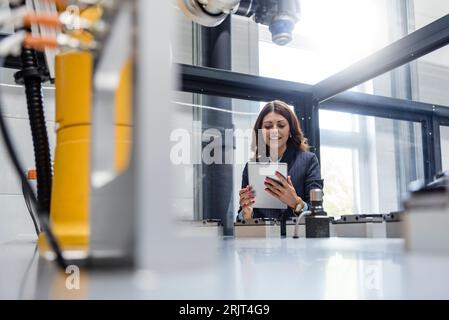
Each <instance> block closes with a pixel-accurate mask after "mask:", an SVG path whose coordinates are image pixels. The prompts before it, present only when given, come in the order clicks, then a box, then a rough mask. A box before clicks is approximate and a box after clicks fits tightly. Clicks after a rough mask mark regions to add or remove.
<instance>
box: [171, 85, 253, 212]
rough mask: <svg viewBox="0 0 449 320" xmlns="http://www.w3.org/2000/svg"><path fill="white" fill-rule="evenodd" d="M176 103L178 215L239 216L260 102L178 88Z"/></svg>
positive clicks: (174, 148)
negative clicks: (195, 93)
mask: <svg viewBox="0 0 449 320" xmlns="http://www.w3.org/2000/svg"><path fill="white" fill-rule="evenodd" d="M172 107H173V112H174V113H175V118H176V119H177V120H176V128H175V130H174V133H173V135H172V138H173V139H172V141H171V150H172V154H171V157H172V158H175V162H176V163H177V165H176V166H175V169H174V170H175V175H174V176H175V177H176V179H177V181H176V183H175V184H174V185H175V190H174V198H175V201H174V206H175V211H176V212H177V217H178V218H179V219H182V220H192V219H194V220H201V219H208V218H216V217H217V216H219V215H218V214H217V213H218V211H220V210H225V211H226V212H230V214H228V216H230V217H231V218H232V219H234V218H235V214H236V213H237V210H238V207H239V197H238V191H239V190H240V188H241V181H242V172H243V169H244V167H245V164H246V162H247V161H248V160H249V159H250V157H251V150H250V149H251V139H252V128H253V126H254V123H255V120H256V118H257V116H258V114H259V111H260V103H259V102H254V101H246V100H239V99H228V98H220V97H212V96H207V95H192V94H188V93H180V92H177V93H176V95H175V98H174V101H173V105H172ZM182 141H184V143H183V142H182ZM215 152H221V153H222V154H221V155H218V154H216V153H215ZM220 159H221V162H220ZM172 160H173V159H172ZM216 160H218V161H216ZM210 162H213V163H210ZM211 195H212V197H215V198H211Z"/></svg>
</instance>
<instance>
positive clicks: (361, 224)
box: [332, 212, 402, 238]
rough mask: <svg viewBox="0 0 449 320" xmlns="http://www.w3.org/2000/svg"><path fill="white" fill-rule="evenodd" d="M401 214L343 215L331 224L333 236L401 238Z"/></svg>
mask: <svg viewBox="0 0 449 320" xmlns="http://www.w3.org/2000/svg"><path fill="white" fill-rule="evenodd" d="M401 226H402V222H401V213H400V212H391V213H389V214H367V215H343V216H341V217H340V218H338V219H335V220H334V221H333V222H332V228H333V229H334V230H335V235H336V236H338V237H344V238H401V234H402V233H401Z"/></svg>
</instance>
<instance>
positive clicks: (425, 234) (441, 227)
mask: <svg viewBox="0 0 449 320" xmlns="http://www.w3.org/2000/svg"><path fill="white" fill-rule="evenodd" d="M438 179H441V177H440V178H437V180H438ZM444 179H446V181H447V179H448V178H447V177H446V178H444V177H443V180H442V181H440V182H439V183H431V184H430V185H431V187H429V185H428V186H426V187H424V188H422V189H421V190H417V191H414V192H412V193H411V194H410V195H409V196H408V198H407V199H406V200H405V202H404V208H405V211H404V215H403V219H402V220H403V228H402V232H403V236H404V239H405V246H406V248H407V249H408V250H409V251H414V252H423V253H436V254H449V233H448V232H447V228H448V226H449V186H448V184H447V183H446V182H444ZM441 182H444V183H441Z"/></svg>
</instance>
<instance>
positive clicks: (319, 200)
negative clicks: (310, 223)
mask: <svg viewBox="0 0 449 320" xmlns="http://www.w3.org/2000/svg"><path fill="white" fill-rule="evenodd" d="M323 196H324V193H323V190H321V189H312V190H310V203H311V205H312V206H311V208H310V210H311V215H312V216H326V215H327V214H326V212H325V211H324V208H323Z"/></svg>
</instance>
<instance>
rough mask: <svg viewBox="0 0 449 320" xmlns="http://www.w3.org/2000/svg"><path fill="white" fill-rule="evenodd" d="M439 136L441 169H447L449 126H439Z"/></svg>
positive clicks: (448, 168)
mask: <svg viewBox="0 0 449 320" xmlns="http://www.w3.org/2000/svg"><path fill="white" fill-rule="evenodd" d="M440 137H441V158H442V161H441V162H442V165H443V171H448V170H449V127H448V126H441V127H440Z"/></svg>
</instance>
